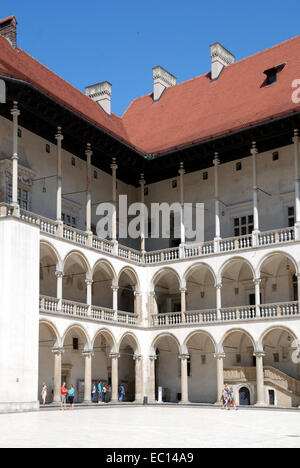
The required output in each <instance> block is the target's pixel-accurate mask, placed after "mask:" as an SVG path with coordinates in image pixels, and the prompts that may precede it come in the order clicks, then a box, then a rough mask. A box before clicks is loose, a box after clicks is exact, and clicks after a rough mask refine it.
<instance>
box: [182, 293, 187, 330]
mask: <svg viewBox="0 0 300 468" xmlns="http://www.w3.org/2000/svg"><path fill="white" fill-rule="evenodd" d="M186 291H187V288H180V293H181V319H182V322H183V323H184V322H185V313H186Z"/></svg>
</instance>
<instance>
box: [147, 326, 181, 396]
mask: <svg viewBox="0 0 300 468" xmlns="http://www.w3.org/2000/svg"><path fill="white" fill-rule="evenodd" d="M153 349H154V351H155V354H156V356H157V358H156V360H155V398H156V400H158V401H159V398H160V395H161V397H162V401H164V402H178V401H180V399H181V365H180V360H179V359H178V356H179V354H180V347H179V343H178V342H177V340H176V339H175V337H173V336H172V335H162V336H159V337H158V338H157V339H156V340H155V343H154V345H153ZM160 388H161V390H160Z"/></svg>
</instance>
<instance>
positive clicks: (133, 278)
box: [117, 266, 141, 292]
mask: <svg viewBox="0 0 300 468" xmlns="http://www.w3.org/2000/svg"><path fill="white" fill-rule="evenodd" d="M123 273H125V274H127V276H128V277H129V278H130V279H131V281H132V282H133V283H134V284H135V285H136V292H140V289H141V286H140V279H139V276H138V274H137V272H136V271H135V270H134V268H132V267H130V266H125V267H123V268H122V270H120V272H119V274H118V279H117V281H118V284H119V283H120V278H121V276H122V274H123Z"/></svg>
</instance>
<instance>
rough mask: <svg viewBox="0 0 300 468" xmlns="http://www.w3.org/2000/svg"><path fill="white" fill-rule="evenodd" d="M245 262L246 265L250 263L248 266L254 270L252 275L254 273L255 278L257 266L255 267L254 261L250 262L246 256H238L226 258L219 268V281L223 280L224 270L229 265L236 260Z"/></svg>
mask: <svg viewBox="0 0 300 468" xmlns="http://www.w3.org/2000/svg"><path fill="white" fill-rule="evenodd" d="M238 261H240V262H243V263H245V264H246V265H248V267H249V268H250V270H251V272H252V275H253V279H255V268H254V267H253V265H252V263H251V262H249V260H247V259H246V258H244V257H241V256H236V257H232V258H229V259H228V260H226V261H225V262H224V263H223V264H222V265H221V267H220V268H219V271H218V273H217V282H221V281H222V275H223V273H224V271H225V270H226V268H227V267H229V266H230V265H233V264H234V263H236V262H238Z"/></svg>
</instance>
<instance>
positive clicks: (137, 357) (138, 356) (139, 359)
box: [133, 354, 142, 361]
mask: <svg viewBox="0 0 300 468" xmlns="http://www.w3.org/2000/svg"><path fill="white" fill-rule="evenodd" d="M141 359H142V355H141V354H134V355H133V360H134V361H141Z"/></svg>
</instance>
